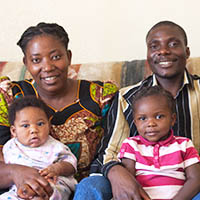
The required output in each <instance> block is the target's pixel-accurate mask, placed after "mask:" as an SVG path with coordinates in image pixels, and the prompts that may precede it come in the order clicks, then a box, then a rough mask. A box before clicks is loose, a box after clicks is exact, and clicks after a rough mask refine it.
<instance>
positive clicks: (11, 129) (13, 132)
mask: <svg viewBox="0 0 200 200" xmlns="http://www.w3.org/2000/svg"><path fill="white" fill-rule="evenodd" d="M10 132H11V136H12V137H17V134H16V128H15V126H14V125H11V127H10Z"/></svg>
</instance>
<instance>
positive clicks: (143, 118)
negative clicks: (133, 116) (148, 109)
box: [138, 116, 146, 121]
mask: <svg viewBox="0 0 200 200" xmlns="http://www.w3.org/2000/svg"><path fill="white" fill-rule="evenodd" d="M138 119H139V120H140V121H144V120H145V119H146V117H144V116H143V117H139V118H138Z"/></svg>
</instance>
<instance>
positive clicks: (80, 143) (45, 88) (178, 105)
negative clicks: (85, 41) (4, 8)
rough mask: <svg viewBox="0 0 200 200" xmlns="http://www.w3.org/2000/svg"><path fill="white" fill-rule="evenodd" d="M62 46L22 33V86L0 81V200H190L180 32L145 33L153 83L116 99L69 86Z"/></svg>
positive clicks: (186, 84) (36, 33) (198, 195)
mask: <svg viewBox="0 0 200 200" xmlns="http://www.w3.org/2000/svg"><path fill="white" fill-rule="evenodd" d="M68 43H69V37H68V34H67V32H66V31H65V30H64V28H63V27H62V26H60V25H58V24H56V23H44V22H41V23H39V24H37V25H36V26H31V27H29V28H27V29H26V30H25V32H24V33H23V34H22V36H21V38H20V40H19V41H18V42H17V45H18V46H19V47H20V48H21V50H22V52H23V54H24V57H23V62H24V64H25V66H26V67H27V70H28V71H29V72H30V74H31V75H32V79H30V80H23V81H12V80H10V79H9V78H8V77H1V78H0V91H1V95H0V102H1V108H0V111H1V115H0V145H1V146H0V147H2V148H1V154H0V179H1V181H0V188H1V195H0V200H3V199H4V200H6V199H9V200H12V199H13V200H17V199H26V200H28V199H34V200H48V199H50V200H62V199H63V200H65V199H66V200H67V199H74V200H84V199H87V200H110V199H114V200H151V199H152V200H159V199H165V200H167V199H173V200H198V199H199V200H200V181H199V180H200V165H199V162H200V157H199V153H200V141H198V140H197V138H199V134H200V124H199V123H200V107H199V102H200V77H199V76H197V75H192V74H190V73H189V72H188V71H187V69H186V61H187V59H188V58H189V56H190V49H189V47H188V42H187V35H186V33H185V31H184V29H183V28H182V27H181V26H179V25H178V24H176V23H174V22H172V21H161V22H158V23H157V24H155V25H154V26H153V27H152V28H151V29H150V30H149V31H148V33H147V35H146V45H147V61H148V64H149V66H150V68H151V70H152V72H153V74H152V75H151V76H149V77H147V78H146V79H145V80H143V81H141V82H140V83H137V84H136V85H131V86H128V87H126V88H121V89H118V87H117V86H116V85H115V84H114V83H112V82H111V81H107V82H101V81H98V80H97V81H87V80H72V79H69V78H68V77H67V73H68V67H69V65H70V64H71V58H72V52H71V51H70V50H69V49H68ZM195 138H196V139H195Z"/></svg>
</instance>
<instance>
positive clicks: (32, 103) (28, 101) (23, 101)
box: [8, 96, 50, 125]
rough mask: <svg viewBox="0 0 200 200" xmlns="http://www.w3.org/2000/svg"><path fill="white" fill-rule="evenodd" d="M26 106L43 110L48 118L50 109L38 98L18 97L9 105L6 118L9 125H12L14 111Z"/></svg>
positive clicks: (14, 115) (14, 116) (14, 117)
mask: <svg viewBox="0 0 200 200" xmlns="http://www.w3.org/2000/svg"><path fill="white" fill-rule="evenodd" d="M27 107H35V108H39V109H41V110H43V111H44V112H45V114H46V116H47V118H48V119H49V118H50V110H49V108H48V106H47V105H46V104H45V103H44V102H43V101H42V100H41V99H38V98H37V97H35V96H26V97H20V98H18V99H15V100H14V101H13V103H12V104H11V105H10V106H9V109H8V120H9V123H10V125H14V122H15V119H16V113H17V112H19V111H21V110H22V109H24V108H27Z"/></svg>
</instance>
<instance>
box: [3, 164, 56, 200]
mask: <svg viewBox="0 0 200 200" xmlns="http://www.w3.org/2000/svg"><path fill="white" fill-rule="evenodd" d="M0 169H1V170H0V180H1V181H0V188H7V187H9V186H11V185H13V184H15V185H16V186H17V189H18V190H20V191H23V195H24V196H25V197H27V198H28V197H30V196H33V194H37V195H38V196H41V197H42V198H43V199H45V200H48V199H49V197H50V196H51V194H52V192H53V191H52V188H51V186H50V184H49V183H48V181H47V180H46V179H44V178H43V177H42V176H41V175H40V174H39V172H38V170H36V169H33V168H30V167H26V166H22V165H15V164H5V163H4V162H3V161H0ZM26 186H28V187H26Z"/></svg>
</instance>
